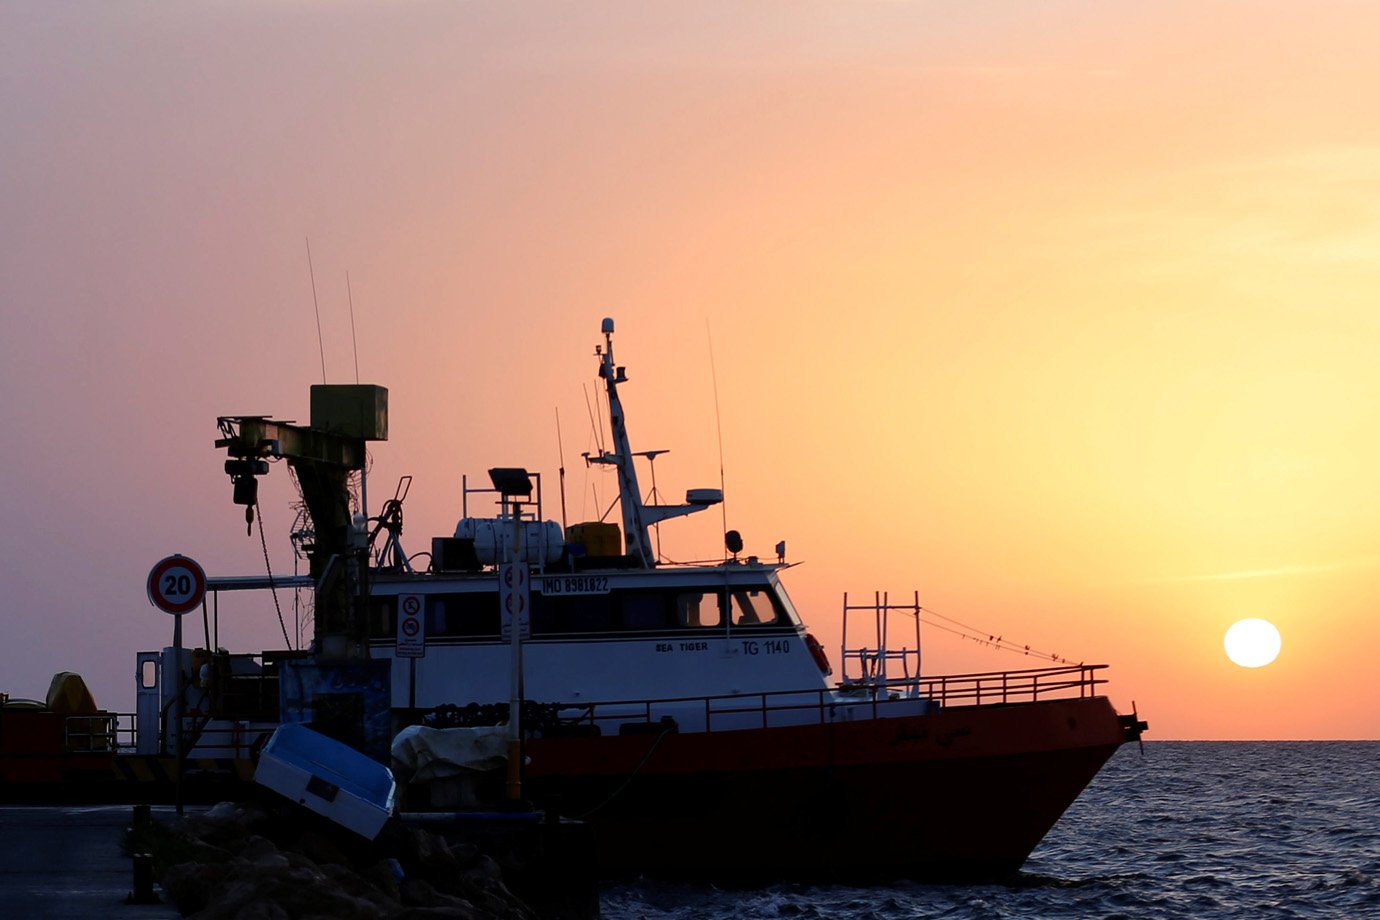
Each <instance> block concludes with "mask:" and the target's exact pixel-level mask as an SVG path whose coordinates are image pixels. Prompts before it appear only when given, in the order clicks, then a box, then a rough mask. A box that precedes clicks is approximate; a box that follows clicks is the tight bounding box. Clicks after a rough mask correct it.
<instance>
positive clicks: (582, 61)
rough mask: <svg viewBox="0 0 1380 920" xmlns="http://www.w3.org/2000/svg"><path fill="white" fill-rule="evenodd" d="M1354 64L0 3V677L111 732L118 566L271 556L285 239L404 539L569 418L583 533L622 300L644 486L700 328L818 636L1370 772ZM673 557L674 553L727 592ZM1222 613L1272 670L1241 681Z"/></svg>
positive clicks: (1125, 13) (808, 26)
mask: <svg viewBox="0 0 1380 920" xmlns="http://www.w3.org/2000/svg"><path fill="white" fill-rule="evenodd" d="M1376 34H1380V9H1377V8H1374V7H1373V6H1372V5H1369V4H1359V3H1318V4H1308V5H1304V6H1301V5H1296V4H1262V3H1256V2H1244V0H1241V2H1223V3H1207V4H1204V3H1177V4H1176V3H1167V4H1154V5H1152V6H1147V5H1143V4H1097V3H1074V2H1063V3H1058V2H1056V3H1008V4H1000V5H982V6H981V7H980V8H976V9H975V8H974V7H973V5H972V4H968V3H957V2H953V3H915V4H897V3H885V2H875V3H869V2H860V3H822V4H820V3H790V4H761V5H751V6H747V7H746V8H745V6H744V5H742V4H736V3H702V4H695V5H692V6H689V7H686V6H683V5H672V4H645V3H627V4H607V5H599V6H597V7H593V8H591V7H587V6H585V5H570V4H528V5H523V6H521V7H520V8H518V9H514V8H512V6H511V5H509V4H499V3H492V4H489V3H467V4H462V5H449V4H386V5H370V4H352V3H318V2H298V3H286V4H284V3H260V4H252V3H251V4H234V5H223V6H215V7H210V8H206V7H204V6H203V7H199V8H195V9H183V8H181V7H169V6H166V5H154V4H147V5H136V4H121V5H116V6H109V5H105V4H85V5H83V4H60V5H37V4H30V5H19V4H9V5H5V6H4V7H0V123H3V124H4V125H5V126H6V127H5V130H4V131H3V132H0V213H3V214H4V215H5V220H4V221H3V225H0V237H2V238H0V311H2V312H0V317H3V336H0V339H2V341H0V356H2V357H3V363H0V383H2V384H3V387H4V392H5V394H6V398H5V399H4V401H3V404H0V426H3V429H2V430H3V431H4V433H5V434H4V437H3V438H2V439H0V463H3V468H4V470H5V475H6V477H7V481H8V482H10V483H11V487H10V488H9V489H8V490H7V493H6V494H7V499H8V500H7V502H6V505H7V511H8V522H7V524H8V526H7V527H6V528H4V530H3V531H2V532H0V541H3V543H0V586H2V587H3V589H4V597H5V601H4V603H5V609H4V613H3V615H0V616H3V619H0V622H2V623H3V624H4V626H3V629H4V635H5V639H6V641H4V642H3V643H0V689H3V690H7V691H9V692H11V693H13V694H15V695H41V694H42V692H43V691H44V689H45V688H46V686H47V681H48V678H49V677H50V676H51V674H52V672H53V671H56V670H59V669H63V668H72V669H75V670H79V671H82V672H83V673H85V674H86V675H87V676H88V678H89V680H90V682H91V683H92V685H93V689H94V690H95V692H96V695H97V698H98V700H100V701H102V702H105V703H107V704H108V705H112V706H118V707H121V708H124V707H127V706H129V705H130V704H132V689H131V684H132V681H131V677H132V674H133V653H134V651H135V650H137V649H142V648H154V647H157V646H159V645H161V644H163V643H165V642H167V641H168V634H169V631H170V618H167V617H166V616H164V615H163V614H160V613H158V612H157V611H155V610H153V609H152V608H151V607H149V606H148V605H147V602H146V601H145V599H144V594H143V578H144V575H145V574H146V572H147V570H148V567H149V566H150V565H151V564H152V563H153V562H154V561H156V560H157V559H158V558H160V557H162V556H163V555H166V554H167V553H169V552H175V551H176V552H183V553H188V554H190V555H193V556H195V557H197V558H199V559H200V560H201V561H202V562H203V564H205V566H206V567H207V569H208V570H209V571H210V572H211V573H212V574H247V573H254V572H258V571H260V570H261V569H262V559H261V555H260V550H259V546H258V540H257V538H254V539H247V538H246V537H245V536H244V531H243V524H242V520H241V518H240V514H239V509H237V508H235V507H234V506H232V505H231V504H230V487H229V484H228V481H226V479H225V477H224V475H223V473H222V471H221V458H220V456H219V455H218V454H217V453H216V452H215V451H214V450H213V449H212V447H211V441H212V440H213V438H214V437H215V429H214V420H215V417H216V416H217V415H220V414H233V413H273V414H275V415H278V416H281V417H288V418H293V417H295V418H299V419H305V417H306V414H307V387H308V386H309V385H310V384H311V383H313V382H319V380H320V379H321V360H320V356H319V351H318V343H317V336H316V322H315V317H314V314H313V311H312V304H311V290H310V286H309V281H308V275H307V267H306V258H305V252H304V247H303V238H304V237H306V236H310V238H311V243H312V252H313V256H314V258H315V268H316V278H317V282H318V289H319V293H320V297H321V312H322V321H323V324H324V327H325V333H324V350H325V356H326V368H327V375H328V377H329V378H330V379H331V380H333V381H337V382H345V381H352V380H353V379H354V365H353V359H352V356H351V345H350V333H349V312H348V308H347V305H346V303H347V301H346V290H345V272H346V271H348V272H349V273H350V278H351V282H352V287H353V293H354V302H355V311H356V323H357V327H358V333H359V365H360V370H361V374H362V376H363V377H364V378H365V379H366V380H369V381H374V382H378V383H381V384H384V385H386V386H388V387H389V388H390V391H391V394H392V440H391V441H390V442H389V443H387V444H383V445H378V446H377V448H376V450H375V452H374V461H375V466H374V473H373V477H374V478H373V480H372V488H371V493H372V494H373V495H375V496H378V495H381V494H382V493H385V492H388V493H391V490H392V484H393V483H394V482H395V481H396V479H397V477H398V476H399V475H402V474H404V473H407V474H412V475H413V476H415V477H416V480H415V485H414V488H413V491H412V494H411V497H410V500H409V504H408V507H407V512H406V522H407V532H406V533H405V542H406V543H407V545H408V546H409V547H410V548H411V549H412V550H413V551H416V550H420V549H424V548H426V547H427V546H428V545H429V541H430V537H431V536H432V535H434V534H443V533H448V532H450V531H451V530H452V528H453V527H454V519H455V518H456V517H457V516H458V513H459V509H458V505H459V477H460V475H461V474H462V473H466V472H468V473H470V474H471V475H477V476H482V474H483V471H484V470H485V469H487V468H488V467H489V466H494V465H507V464H514V465H517V464H523V465H527V466H529V467H532V468H534V469H541V470H544V471H546V472H547V473H548V474H552V475H553V477H554V472H555V469H556V467H557V465H558V462H559V461H558V457H557V453H556V431H555V417H556V413H557V411H559V413H560V419H561V426H562V430H563V435H564V444H565V451H566V462H567V466H568V467H569V468H570V470H571V475H570V478H569V480H568V485H569V490H570V502H569V504H570V507H571V516H572V518H574V517H577V516H578V515H579V513H580V512H581V510H587V509H592V508H593V507H595V505H594V502H593V500H592V499H591V498H590V494H591V488H590V487H591V485H593V486H594V487H596V488H598V489H599V493H600V496H601V499H602V500H604V501H607V495H608V494H609V490H610V488H611V481H610V480H609V479H607V478H606V477H595V476H594V475H593V474H588V475H587V474H586V472H585V471H584V469H583V468H582V466H581V465H580V464H579V462H578V459H577V457H578V453H579V452H580V451H583V450H588V449H590V447H591V442H590V435H589V423H588V420H587V415H586V409H585V398H584V394H583V391H582V388H587V387H591V386H592V380H593V378H592V374H593V371H594V363H593V359H592V349H593V346H594V344H595V343H596V342H597V341H598V335H597V332H598V328H599V326H598V324H599V320H600V319H601V318H602V317H603V316H605V315H612V316H615V317H616V318H617V320H618V323H619V330H620V333H619V336H618V339H617V344H618V357H619V360H620V363H624V364H626V365H628V367H629V375H630V377H631V378H632V383H631V384H630V386H629V388H628V390H627V393H626V396H625V399H626V404H627V407H628V410H629V417H630V426H631V429H632V434H633V437H634V439H635V442H636V445H635V446H638V447H641V448H643V449H645V448H670V449H672V451H673V453H672V454H671V455H670V456H669V457H666V458H663V459H662V460H660V461H659V462H658V469H657V472H658V481H659V485H660V486H661V487H662V489H663V490H665V491H666V492H667V493H668V494H669V495H671V496H673V497H674V496H677V495H678V494H679V493H680V492H681V490H683V489H684V488H686V487H694V486H713V485H716V484H717V479H718V442H717V438H716V421H715V409H714V391H713V384H712V382H711V373H710V344H709V341H710V335H711V334H712V340H713V357H714V363H715V367H716V370H717V378H718V388H719V402H720V414H721V421H722V432H723V454H724V459H725V461H726V479H727V487H728V515H729V526H731V527H736V528H737V529H739V530H740V531H742V532H743V534H744V536H745V538H746V539H747V542H748V549H749V551H750V552H751V551H755V552H758V553H761V554H763V555H770V553H771V547H772V546H773V545H774V544H775V543H776V541H777V540H780V539H785V540H787V542H788V545H789V555H790V557H791V558H792V559H798V560H802V561H803V562H804V564H803V565H801V566H800V567H798V568H796V569H794V570H793V571H792V572H791V573H789V575H788V578H789V582H788V583H789V585H790V587H791V588H792V593H793V596H794V597H795V600H796V603H797V606H798V607H799V608H800V609H801V610H802V612H803V613H804V615H805V617H806V619H807V620H808V621H809V623H810V625H811V627H812V629H813V630H814V631H815V632H816V633H817V634H818V635H820V636H821V638H823V639H825V641H826V643H827V644H831V643H832V641H833V639H834V637H835V636H836V634H837V633H836V630H837V619H838V608H839V604H840V599H841V596H842V593H843V592H844V591H845V590H846V591H850V592H853V593H854V594H855V595H856V594H870V593H871V592H872V591H873V590H876V589H881V590H889V591H891V592H892V593H893V594H898V595H908V594H909V592H911V591H912V590H914V589H919V591H920V593H921V601H922V603H924V604H926V605H928V606H931V607H933V608H934V609H936V610H938V611H940V612H943V613H947V614H949V615H950V616H954V617H956V618H958V619H961V620H964V621H965V622H970V623H974V624H977V625H979V626H981V627H983V628H986V629H991V630H992V631H994V632H1001V633H1003V634H1004V635H1006V636H1008V637H1013V638H1017V639H1019V640H1020V641H1022V642H1023V643H1024V642H1028V643H1030V644H1031V645H1033V646H1036V647H1038V648H1042V649H1047V650H1051V649H1052V650H1054V651H1058V652H1059V653H1061V654H1064V655H1066V656H1068V657H1070V658H1074V659H1078V660H1087V661H1105V662H1107V663H1109V664H1111V665H1112V666H1113V667H1112V669H1111V671H1110V676H1111V678H1112V684H1111V685H1110V688H1109V692H1110V693H1111V695H1112V697H1113V699H1114V700H1115V701H1116V702H1117V704H1118V705H1119V706H1122V707H1128V706H1129V704H1130V701H1131V700H1132V699H1134V700H1135V701H1136V703H1137V704H1138V705H1139V708H1140V710H1141V712H1142V714H1143V715H1144V716H1145V717H1146V718H1148V719H1149V721H1150V722H1151V725H1152V729H1153V737H1156V738H1161V739H1163V738H1380V707H1377V706H1376V705H1375V704H1376V701H1377V699H1376V698H1377V694H1376V692H1375V690H1374V687H1373V686H1372V683H1373V682H1372V681H1371V680H1370V678H1369V674H1370V671H1371V670H1372V669H1373V667H1374V660H1375V655H1376V653H1377V651H1376V650H1377V649H1380V625H1377V621H1376V617H1375V616H1374V615H1373V614H1374V611H1373V606H1374V600H1373V598H1374V596H1375V588H1376V585H1377V583H1380V488H1378V487H1377V484H1376V482H1377V478H1376V473H1375V470H1376V469H1377V467H1378V466H1380V465H1378V464H1377V462H1376V460H1377V456H1376V455H1377V453H1378V452H1380V450H1378V448H1380V435H1377V434H1376V432H1377V431H1380V425H1377V415H1378V414H1380V410H1377V408H1376V407H1377V406H1380V371H1378V370H1377V369H1376V366H1377V365H1376V362H1375V361H1374V359H1373V353H1374V351H1375V348H1374V345H1375V343H1376V342H1377V341H1380V308H1377V307H1376V306H1375V305H1374V303H1373V301H1374V300H1375V299H1376V295H1377V292H1380V262H1377V260H1376V258H1375V253H1376V252H1377V251H1380V204H1377V202H1380V194H1377V193H1380V111H1377V110H1380V96H1377V94H1376V93H1375V92H1374V88H1375V86H1377V85H1380V62H1377V59H1376V56H1375V54H1374V53H1373V47H1372V46H1373V41H1372V39H1373V37H1374V36H1375V35H1376ZM591 392H592V390H591ZM288 497H289V486H288V484H287V478H286V476H285V475H283V471H281V470H275V471H274V475H273V476H271V477H270V482H269V483H268V484H267V485H266V486H265V492H264V494H263V501H264V511H265V514H266V517H267V522H268V527H269V533H270V535H271V536H270V539H271V541H272V543H271V550H272V558H273V560H274V565H275V570H277V571H290V570H291V568H292V562H291V556H290V553H289V550H288V546H287V541H286V532H287V530H288V527H289V525H290V523H291V519H290V515H289V512H288V511H287V510H286V506H285V503H286V501H287V499H288ZM702 518H703V520H697V521H687V522H684V523H682V524H680V525H676V524H671V525H667V527H666V529H665V531H664V538H665V542H666V545H667V547H668V549H669V550H671V551H673V552H674V553H675V554H676V555H678V556H705V555H712V554H713V553H715V552H716V551H717V548H718V531H719V530H720V527H719V520H718V518H717V515H704V516H702ZM1245 616H1260V617H1265V618H1267V619H1270V620H1272V621H1273V622H1275V623H1276V624H1277V625H1278V626H1279V628H1280V630H1281V632H1282V633H1283V636H1284V650H1283V653H1282V654H1281V656H1280V658H1279V660H1278V662H1277V663H1276V664H1274V665H1271V666H1269V667H1267V668H1264V669H1260V670H1256V671H1248V670H1245V669H1241V668H1238V667H1236V666H1234V665H1232V664H1230V663H1229V662H1228V661H1227V659H1226V657H1225V656H1224V654H1223V653H1222V649H1221V637H1222V634H1223V632H1224V631H1225V629H1226V627H1227V626H1228V625H1230V623H1231V622H1233V621H1234V620H1236V619H1239V618H1241V617H1245ZM277 633H278V626H277V622H276V619H275V617H274V614H273V612H272V607H271V605H269V604H267V603H266V602H265V601H263V600H262V599H260V600H259V601H255V602H252V603H243V604H240V605H237V606H236V608H235V612H234V613H231V612H229V611H227V612H226V615H225V622H224V623H223V624H222V641H223V643H226V644H232V645H235V646H238V647H247V648H259V647H271V646H273V645H275V638H274V637H275V635H276V634H277ZM930 639H931V641H930V643H929V645H928V646H927V652H926V654H927V663H928V667H929V668H930V669H931V670H933V671H959V670H978V669H981V670H988V669H997V668H1002V667H1014V666H1021V665H1023V664H1024V662H1023V661H1022V659H1020V658H1018V657H1015V656H1011V655H1002V654H997V653H993V652H991V651H988V650H985V649H981V648H978V647H976V646H974V645H973V644H971V643H968V644H965V643H962V642H960V641H958V640H956V639H952V638H951V637H947V636H945V635H943V634H938V633H933V632H932V634H931V636H930ZM834 655H835V657H837V651H836V650H835V651H834Z"/></svg>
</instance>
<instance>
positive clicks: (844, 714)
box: [560, 664, 1107, 733]
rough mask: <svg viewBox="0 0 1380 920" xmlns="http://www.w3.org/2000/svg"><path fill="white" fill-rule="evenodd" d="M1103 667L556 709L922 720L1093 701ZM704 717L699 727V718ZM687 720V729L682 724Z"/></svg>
mask: <svg viewBox="0 0 1380 920" xmlns="http://www.w3.org/2000/svg"><path fill="white" fill-rule="evenodd" d="M1106 667H1107V666H1106V665H1102V664H1078V665H1067V666H1061V667H1054V668H1035V669H1029V670H1022V671H989V672H982V673H975V674H956V675H944V676H938V677H925V678H910V679H908V680H906V679H896V680H892V681H890V682H888V683H887V684H884V685H882V684H876V683H868V684H865V685H864V684H842V685H840V686H839V687H837V688H830V687H826V688H818V689H811V690H773V691H766V692H761V693H743V694H723V695H719V696H702V697H669V698H665V699H657V700H611V701H603V702H589V703H573V704H569V705H562V706H561V707H560V710H561V713H562V719H561V723H562V725H564V726H567V727H577V726H582V725H583V726H588V727H598V728H599V729H600V731H601V732H602V731H603V730H604V729H605V728H610V729H612V730H615V731H618V732H620V733H635V732H656V731H679V730H681V729H682V728H684V729H686V730H692V731H706V732H712V731H724V730H734V729H744V728H767V727H774V726H778V725H788V724H795V725H800V724H810V723H820V724H822V723H827V722H835V721H850V720H853V719H868V718H885V717H889V716H906V715H920V714H923V713H926V712H933V711H935V710H937V709H945V708H959V707H972V706H998V705H1010V704H1014V703H1030V702H1039V701H1044V700H1049V699H1068V698H1085V697H1091V696H1095V695H1096V692H1097V687H1098V686H1099V685H1100V684H1105V683H1106V682H1107V681H1106V679H1105V678H1102V677H1099V676H1098V672H1099V671H1101V670H1103V669H1105V668H1106ZM701 718H702V719H703V721H702V722H701V721H700V719H701ZM687 720H689V721H690V722H691V724H689V725H682V722H685V721H687Z"/></svg>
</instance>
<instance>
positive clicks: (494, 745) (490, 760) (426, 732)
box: [393, 725, 508, 783]
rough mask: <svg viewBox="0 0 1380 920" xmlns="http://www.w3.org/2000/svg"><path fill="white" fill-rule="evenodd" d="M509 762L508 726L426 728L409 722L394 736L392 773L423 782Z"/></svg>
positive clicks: (495, 766) (480, 770) (479, 771)
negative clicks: (408, 724)
mask: <svg viewBox="0 0 1380 920" xmlns="http://www.w3.org/2000/svg"><path fill="white" fill-rule="evenodd" d="M507 762H508V726H507V725H486V726H481V727H476V728H427V727H426V726H424V725H410V726H408V727H407V728H404V729H403V730H402V731H400V732H398V734H397V736H396V737H395V738H394V739H393V775H394V776H396V777H397V778H398V781H399V782H403V783H425V782H429V781H431V780H435V779H446V778H448V777H452V776H465V775H470V774H474V773H482V772H484V771H486V770H493V769H495V768H497V767H501V766H502V765H503V764H505V763H507Z"/></svg>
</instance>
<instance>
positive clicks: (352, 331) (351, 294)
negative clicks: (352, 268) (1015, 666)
mask: <svg viewBox="0 0 1380 920" xmlns="http://www.w3.org/2000/svg"><path fill="white" fill-rule="evenodd" d="M345 293H346V295H347V296H348V297H349V298H350V347H351V348H353V349H354V352H355V385H356V386H358V384H359V339H357V338H355V293H354V291H352V290H351V289H350V273H349V272H346V273H345ZM318 321H319V320H318ZM323 364H324V359H323ZM322 372H323V373H324V372H325V368H324V367H323V368H322Z"/></svg>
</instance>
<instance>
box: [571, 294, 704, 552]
mask: <svg viewBox="0 0 1380 920" xmlns="http://www.w3.org/2000/svg"><path fill="white" fill-rule="evenodd" d="M601 331H602V332H603V333H604V344H603V346H602V347H600V346H596V347H595V349H594V353H595V354H596V355H597V356H598V357H599V376H600V377H601V378H603V381H604V389H605V391H606V392H607V394H608V401H609V428H610V430H611V432H612V434H613V452H612V453H610V452H608V451H604V452H603V453H601V454H600V455H599V456H597V457H590V458H588V459H589V462H591V463H607V464H612V465H613V467H614V468H615V469H617V471H618V494H619V501H618V504H619V505H620V506H621V507H622V511H623V534H624V538H623V539H624V541H625V546H626V550H627V554H628V555H629V556H631V557H632V558H633V559H635V560H637V561H638V562H639V563H640V564H641V565H642V567H643V568H648V569H651V568H656V553H655V552H654V551H653V550H652V542H651V539H650V538H649V537H648V536H647V528H648V527H650V526H651V525H652V524H657V523H660V522H661V521H664V520H666V519H667V518H673V517H680V516H681V515H684V514H693V513H694V512H696V511H703V510H704V509H705V508H708V507H710V506H711V505H715V504H718V503H719V502H721V501H723V492H722V491H720V490H719V489H692V490H690V491H689V492H687V493H686V496H685V498H686V504H684V505H646V504H643V502H642V492H641V490H640V489H639V488H638V485H637V470H636V468H635V467H634V466H633V450H632V445H631V444H630V443H629V441H628V425H627V422H626V421H625V420H624V416H623V403H622V402H621V401H620V400H619V398H618V384H620V383H627V382H628V375H627V369H626V368H622V367H618V366H617V365H615V364H614V363H613V319H612V318H609V317H606V318H605V319H604V322H603V325H602V327H601ZM644 453H645V454H647V455H649V456H650V455H652V454H656V453H665V451H644Z"/></svg>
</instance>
